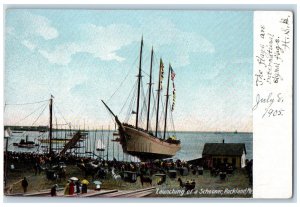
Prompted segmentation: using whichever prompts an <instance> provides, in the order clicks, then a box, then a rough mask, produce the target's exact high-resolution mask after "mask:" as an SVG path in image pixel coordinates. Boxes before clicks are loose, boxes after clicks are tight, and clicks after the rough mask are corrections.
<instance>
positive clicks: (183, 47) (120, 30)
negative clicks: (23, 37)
mask: <svg viewBox="0 0 300 207" xmlns="http://www.w3.org/2000/svg"><path fill="white" fill-rule="evenodd" d="M79 29H80V34H81V36H82V37H83V38H82V41H81V42H73V43H65V44H62V45H59V46H57V47H56V48H55V49H54V50H53V51H47V50H40V51H39V52H40V53H41V54H42V55H43V56H44V57H45V58H47V59H48V61H49V62H50V63H55V64H59V65H67V64H68V63H70V61H71V60H72V58H71V57H72V55H74V54H76V53H79V52H85V53H89V54H92V55H93V56H94V57H96V58H100V59H101V60H104V61H111V60H115V61H118V62H122V61H124V60H125V57H122V56H120V55H118V54H117V52H118V51H119V50H120V49H121V48H123V47H124V46H127V45H129V44H131V43H133V42H135V41H137V40H139V39H140V37H141V34H143V31H147V33H146V34H145V35H144V36H145V38H144V39H145V42H148V43H150V44H151V45H152V44H154V46H155V49H156V50H162V52H166V53H167V54H168V57H169V58H170V59H171V60H172V64H173V65H174V66H176V67H178V66H185V65H188V64H189V63H190V54H191V53H199V52H200V53H203V52H205V53H213V52H214V51H215V48H214V46H213V44H212V43H210V42H209V41H208V40H206V39H205V38H204V37H202V36H201V35H198V34H196V33H192V32H184V31H181V30H179V29H178V28H177V27H176V25H175V24H173V23H172V22H170V21H167V20H157V21H156V22H151V24H150V25H148V26H147V27H146V26H144V27H141V28H135V27H132V26H130V25H126V24H111V25H108V26H96V25H94V24H86V25H82V26H81V27H79ZM150 44H149V45H150ZM169 46H170V47H169ZM162 48H164V49H162ZM168 48H169V49H168ZM174 48H175V50H174Z"/></svg>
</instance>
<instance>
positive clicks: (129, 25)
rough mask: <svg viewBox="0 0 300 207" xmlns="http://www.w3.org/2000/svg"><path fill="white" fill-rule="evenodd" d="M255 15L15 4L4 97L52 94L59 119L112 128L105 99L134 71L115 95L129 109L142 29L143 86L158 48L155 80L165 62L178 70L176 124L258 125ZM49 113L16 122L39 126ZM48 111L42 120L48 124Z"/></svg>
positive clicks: (10, 117)
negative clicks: (254, 120)
mask: <svg viewBox="0 0 300 207" xmlns="http://www.w3.org/2000/svg"><path fill="white" fill-rule="evenodd" d="M252 17H253V13H252V12H224V11H218V12H217V11H206V12H204V11H201V12H200V11H163V10H158V11H149V10H148V11H141V10H140V11H137V10H136V11H134V10H132V11H128V10H127V11H121V10H120V11H117V10H106V11H105V10H20V9H19V10H7V13H6V24H5V32H6V35H5V93H4V96H5V103H7V104H11V103H26V102H34V101H39V100H45V99H49V97H50V94H53V96H54V97H55V99H54V102H55V104H56V105H57V109H55V110H56V114H55V116H56V117H57V119H58V122H59V123H63V122H64V121H63V118H62V115H61V114H63V116H64V118H65V119H66V120H67V121H68V122H72V124H73V125H74V124H75V125H81V126H83V123H84V122H85V124H86V126H87V125H88V126H89V127H90V128H95V127H97V128H99V127H100V126H102V125H103V126H104V128H107V126H108V125H111V127H113V123H112V119H111V118H110V116H109V114H108V113H107V111H106V109H105V108H104V107H103V105H102V104H101V102H100V100H101V99H103V100H108V99H109V98H110V97H111V95H112V94H113V93H114V92H115V90H116V89H117V88H118V87H119V86H120V83H121V82H122V81H123V80H124V77H126V76H127V75H128V76H127V78H126V79H125V81H124V83H123V85H122V87H121V88H120V89H119V90H118V91H117V93H116V94H115V95H114V96H113V97H112V98H111V99H110V100H109V101H108V104H109V105H110V106H111V108H112V109H113V111H115V112H116V113H118V112H119V111H120V109H121V108H122V106H123V104H124V102H125V100H126V98H127V97H128V92H129V91H130V90H131V88H132V87H133V84H134V82H135V80H136V77H135V76H136V75H137V68H138V55H139V47H140V39H141V36H142V35H143V38H144V52H143V57H144V58H143V66H142V69H143V71H144V72H145V74H144V77H143V79H144V80H143V82H144V83H147V82H148V80H147V79H148V76H147V74H146V73H148V71H149V65H150V50H151V47H152V46H153V48H154V53H155V60H154V66H153V68H154V69H153V76H154V81H156V83H157V76H158V67H159V58H162V59H163V61H164V63H165V68H167V67H168V64H169V62H170V63H171V64H172V67H173V69H174V71H175V72H176V78H175V85H176V105H175V110H174V112H173V117H174V122H175V127H176V129H177V130H192V131H215V130H219V131H235V130H238V131H252V111H251V106H252V56H253V50H252V46H253V40H252V33H253V30H252ZM156 83H155V84H154V87H155V88H156V87H157V85H156ZM164 84H166V79H165V80H164ZM144 88H146V85H145V86H144ZM164 89H165V88H164ZM163 94H165V91H163ZM43 104H44V103H40V105H43ZM45 104H46V103H45ZM40 105H39V104H36V105H26V106H12V105H7V106H6V108H5V112H4V123H5V124H16V122H18V120H21V119H22V118H23V117H25V116H26V115H28V114H30V113H31V112H32V111H33V110H35V109H36V108H38V107H39V106H40ZM42 109H43V106H41V109H40V110H37V112H36V113H35V114H33V115H32V116H30V117H28V118H26V119H25V120H23V121H21V122H18V124H23V125H31V124H32V123H33V122H34V121H35V120H36V118H37V117H38V116H39V114H40V112H41V111H42ZM47 111H48V108H46V109H45V111H44V112H43V113H42V115H41V117H40V118H39V120H38V121H37V122H36V123H35V124H37V125H43V124H47V122H48V114H47ZM125 111H126V110H125ZM59 112H60V113H59ZM120 118H121V119H124V117H123V116H122V115H121V114H120ZM153 121H154V119H153Z"/></svg>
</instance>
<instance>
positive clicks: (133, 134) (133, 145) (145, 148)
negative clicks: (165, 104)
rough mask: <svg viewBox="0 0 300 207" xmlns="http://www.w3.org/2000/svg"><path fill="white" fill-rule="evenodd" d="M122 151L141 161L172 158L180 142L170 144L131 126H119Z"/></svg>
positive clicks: (179, 147) (178, 148)
mask: <svg viewBox="0 0 300 207" xmlns="http://www.w3.org/2000/svg"><path fill="white" fill-rule="evenodd" d="M119 131H120V138H121V140H120V143H121V145H122V148H123V151H124V152H126V153H128V154H130V155H133V156H136V157H138V158H139V159H140V160H141V161H146V160H154V159H165V158H171V157H173V156H174V155H175V154H176V152H177V151H179V150H180V149H181V146H180V142H177V143H170V142H168V141H166V140H163V139H159V138H157V137H155V136H152V135H151V134H149V133H147V132H146V131H142V130H139V129H136V128H134V127H131V126H124V125H122V126H119Z"/></svg>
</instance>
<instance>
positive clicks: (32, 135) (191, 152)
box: [4, 131, 253, 161]
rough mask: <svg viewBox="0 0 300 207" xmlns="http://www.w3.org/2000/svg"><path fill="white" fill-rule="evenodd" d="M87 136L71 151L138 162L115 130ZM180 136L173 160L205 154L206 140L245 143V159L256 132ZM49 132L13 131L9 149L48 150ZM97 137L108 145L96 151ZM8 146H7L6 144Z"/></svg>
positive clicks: (57, 146) (56, 146)
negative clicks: (26, 143)
mask: <svg viewBox="0 0 300 207" xmlns="http://www.w3.org/2000/svg"><path fill="white" fill-rule="evenodd" d="M86 133H87V136H86V137H87V139H85V140H83V141H81V142H80V143H78V148H77V149H72V151H71V152H72V153H77V155H78V156H87V157H89V156H91V157H93V156H94V157H96V156H98V157H102V158H103V159H108V160H112V159H113V158H115V159H116V160H119V161H138V159H137V158H135V157H132V156H130V155H127V154H125V153H123V150H122V147H121V145H120V144H119V142H115V141H113V140H114V139H115V138H116V137H114V136H113V131H103V132H102V131H87V132H86ZM26 136H28V141H34V142H35V143H36V144H38V145H39V146H35V147H34V148H20V147H18V146H14V145H13V143H19V142H20V141H21V139H24V140H25V139H26ZM52 137H53V138H60V139H65V140H66V142H67V140H68V139H70V138H71V137H72V132H70V131H54V132H53V135H52ZM176 137H177V139H180V140H181V150H180V151H178V152H177V154H176V155H175V156H174V157H173V159H180V160H185V161H187V160H192V159H196V158H200V157H202V151H203V148H204V144H205V143H222V142H223V140H224V142H225V143H244V144H245V146H246V158H247V159H252V153H253V134H252V133H222V132H218V133H214V132H176ZM47 139H48V133H47V132H37V131H23V132H19V133H12V136H11V137H10V138H9V142H8V150H9V151H14V152H35V153H45V152H47V151H48V146H49V144H48V143H41V142H40V140H47ZM98 140H101V142H102V143H103V145H104V146H105V150H104V151H97V150H96V148H97V143H98ZM64 143H65V142H64V141H61V142H60V143H55V142H54V143H52V148H53V150H54V151H56V150H57V151H58V152H59V151H60V150H61V149H62V148H63V145H64ZM4 147H5V146H4Z"/></svg>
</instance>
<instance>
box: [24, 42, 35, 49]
mask: <svg viewBox="0 0 300 207" xmlns="http://www.w3.org/2000/svg"><path fill="white" fill-rule="evenodd" d="M22 44H23V45H24V46H25V47H27V48H28V49H29V50H31V51H34V50H35V48H36V45H35V44H33V43H32V42H30V41H29V40H23V41H22Z"/></svg>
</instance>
